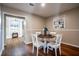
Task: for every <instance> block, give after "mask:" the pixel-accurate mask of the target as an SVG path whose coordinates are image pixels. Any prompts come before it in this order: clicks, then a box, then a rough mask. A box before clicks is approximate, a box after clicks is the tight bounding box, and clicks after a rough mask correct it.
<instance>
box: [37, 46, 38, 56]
mask: <svg viewBox="0 0 79 59" xmlns="http://www.w3.org/2000/svg"><path fill="white" fill-rule="evenodd" d="M37 56H38V47H37Z"/></svg>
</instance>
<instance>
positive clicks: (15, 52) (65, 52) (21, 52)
mask: <svg viewBox="0 0 79 59" xmlns="http://www.w3.org/2000/svg"><path fill="white" fill-rule="evenodd" d="M35 55H36V48H35V53H32V44H28V45H26V44H25V43H21V44H19V46H15V47H11V46H8V47H7V46H5V49H4V51H3V53H2V56H35ZM39 56H54V51H49V53H48V54H47V53H44V52H43V49H39ZM58 56H60V55H59V52H58ZM61 56H79V48H74V47H72V46H68V45H65V44H61Z"/></svg>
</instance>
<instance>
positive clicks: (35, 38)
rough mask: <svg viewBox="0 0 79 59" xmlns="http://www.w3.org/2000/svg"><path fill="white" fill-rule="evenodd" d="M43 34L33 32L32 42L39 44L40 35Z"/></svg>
mask: <svg viewBox="0 0 79 59" xmlns="http://www.w3.org/2000/svg"><path fill="white" fill-rule="evenodd" d="M39 34H41V32H36V33H35V34H32V43H33V44H37V45H38V35H39Z"/></svg>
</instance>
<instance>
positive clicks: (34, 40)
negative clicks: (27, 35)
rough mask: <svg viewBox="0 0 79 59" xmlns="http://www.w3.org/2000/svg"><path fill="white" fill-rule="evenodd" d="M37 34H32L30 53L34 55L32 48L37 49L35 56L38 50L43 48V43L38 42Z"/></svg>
mask: <svg viewBox="0 0 79 59" xmlns="http://www.w3.org/2000/svg"><path fill="white" fill-rule="evenodd" d="M38 34H40V33H38V32H36V33H35V34H32V43H33V49H32V52H33V53H34V47H36V48H37V56H38V49H40V48H43V47H44V43H43V42H41V41H39V38H38Z"/></svg>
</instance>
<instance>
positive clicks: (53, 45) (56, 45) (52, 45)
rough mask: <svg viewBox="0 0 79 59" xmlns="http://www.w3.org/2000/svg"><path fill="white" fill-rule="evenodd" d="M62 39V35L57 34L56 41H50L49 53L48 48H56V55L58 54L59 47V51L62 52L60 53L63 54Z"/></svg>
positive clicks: (48, 45)
mask: <svg viewBox="0 0 79 59" xmlns="http://www.w3.org/2000/svg"><path fill="white" fill-rule="evenodd" d="M61 40H62V35H61V34H56V40H55V42H49V43H48V44H47V53H48V49H50V50H53V49H55V56H57V49H58V48H59V52H60V55H61Z"/></svg>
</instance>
